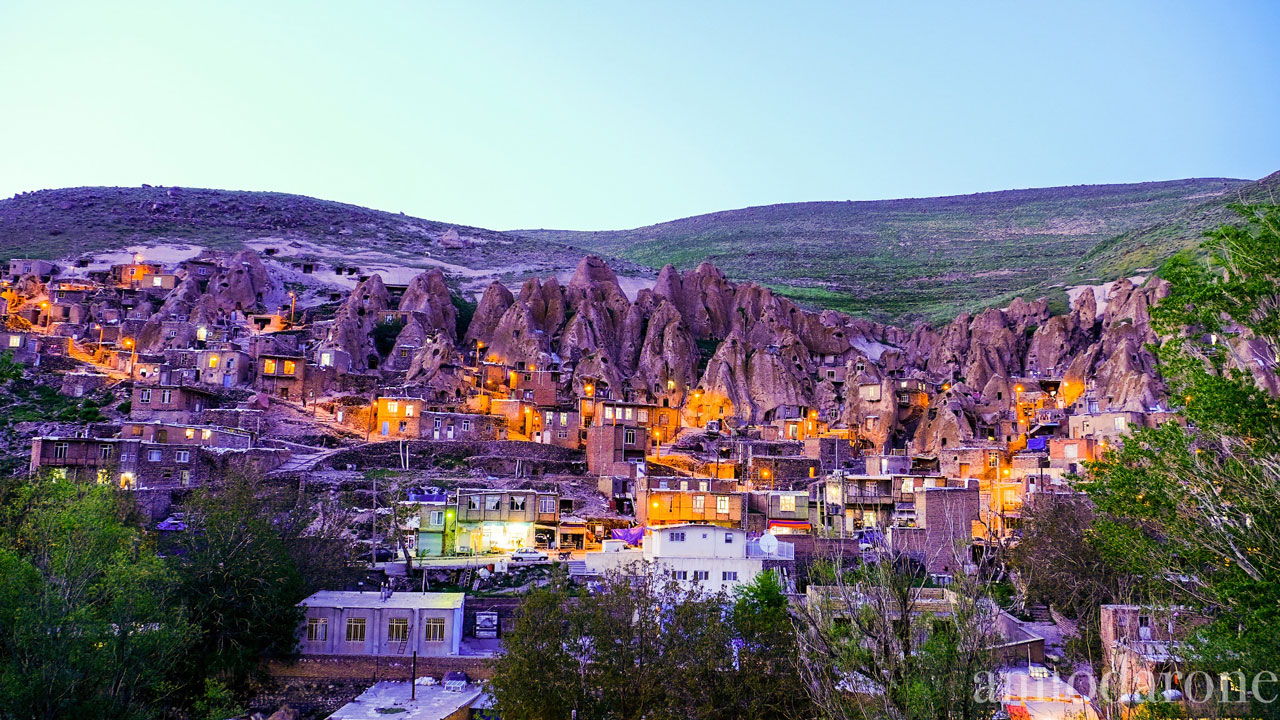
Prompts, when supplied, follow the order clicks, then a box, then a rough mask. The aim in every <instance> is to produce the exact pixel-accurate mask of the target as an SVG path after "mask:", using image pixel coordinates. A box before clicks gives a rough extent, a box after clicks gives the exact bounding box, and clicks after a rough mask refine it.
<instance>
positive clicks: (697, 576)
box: [693, 570, 711, 582]
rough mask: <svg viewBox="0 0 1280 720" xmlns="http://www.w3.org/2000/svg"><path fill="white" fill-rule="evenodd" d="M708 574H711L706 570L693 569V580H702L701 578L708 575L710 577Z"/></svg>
mask: <svg viewBox="0 0 1280 720" xmlns="http://www.w3.org/2000/svg"><path fill="white" fill-rule="evenodd" d="M710 576H711V573H709V572H707V571H706V570H694V571H693V581H694V582H701V581H703V580H706V579H707V578H708V577H710Z"/></svg>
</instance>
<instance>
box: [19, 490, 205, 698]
mask: <svg viewBox="0 0 1280 720" xmlns="http://www.w3.org/2000/svg"><path fill="white" fill-rule="evenodd" d="M7 499H8V501H9V503H10V504H9V508H10V509H12V508H20V509H21V513H20V515H19V516H17V517H20V519H19V520H18V521H17V522H7V523H6V524H5V529H4V541H5V542H4V545H3V549H0V718H58V717H101V718H146V717H152V716H157V715H158V714H159V709H160V708H162V707H163V706H164V705H166V704H167V703H168V702H170V701H171V699H172V697H173V694H174V691H175V689H176V688H177V685H178V683H179V682H180V679H179V678H178V677H177V676H176V675H175V673H174V667H175V665H176V664H177V662H178V660H179V659H180V658H182V657H183V656H184V654H185V652H186V650H187V648H188V647H189V646H190V644H191V642H192V641H193V639H194V636H195V633H194V628H193V626H192V625H191V624H190V623H189V622H188V619H187V615H186V612H185V610H184V608H182V606H181V605H180V604H179V603H178V602H177V585H176V582H175V581H174V580H173V578H172V574H171V573H170V572H169V571H168V568H167V567H166V565H165V563H164V561H163V560H162V559H161V558H160V557H158V556H157V555H156V553H155V552H154V550H153V548H152V547H151V543H150V542H149V541H148V538H146V537H145V536H143V535H142V533H141V532H140V530H139V528H138V525H137V522H136V517H135V516H134V514H133V510H132V501H131V498H128V497H126V496H122V495H121V494H119V493H117V492H115V491H113V490H112V489H110V488H108V487H103V486H92V487H88V486H83V485H76V484H73V483H69V482H66V481H64V480H54V479H48V478H37V479H36V480H34V481H32V482H30V483H27V484H25V485H22V486H21V487H18V488H16V489H13V490H12V491H11V492H10V493H9V494H8V495H7ZM7 517H8V518H9V520H11V521H12V520H13V519H14V518H15V516H14V515H8V516H7Z"/></svg>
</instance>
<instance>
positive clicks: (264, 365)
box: [253, 353, 307, 401]
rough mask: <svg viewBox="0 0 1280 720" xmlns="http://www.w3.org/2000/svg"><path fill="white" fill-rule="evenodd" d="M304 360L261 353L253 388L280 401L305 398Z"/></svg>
mask: <svg viewBox="0 0 1280 720" xmlns="http://www.w3.org/2000/svg"><path fill="white" fill-rule="evenodd" d="M306 367H307V362H306V358H304V357H303V356H302V355H294V354H282V353H262V354H260V355H259V356H258V360H257V371H258V376H257V378H256V379H255V380H254V383H253V385H254V387H255V388H257V389H259V390H261V391H263V392H265V393H267V394H268V395H271V396H272V397H278V398H280V399H282V400H297V401H302V400H303V399H304V398H305V391H304V388H305V386H304V380H305V379H306Z"/></svg>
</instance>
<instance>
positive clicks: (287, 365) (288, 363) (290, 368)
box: [284, 360, 298, 375]
mask: <svg viewBox="0 0 1280 720" xmlns="http://www.w3.org/2000/svg"><path fill="white" fill-rule="evenodd" d="M297 369H298V366H297V363H295V362H294V361H292V360H285V361H284V374H285V375H292V374H293V373H294V371H295V370H297Z"/></svg>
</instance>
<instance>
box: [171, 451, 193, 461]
mask: <svg viewBox="0 0 1280 720" xmlns="http://www.w3.org/2000/svg"><path fill="white" fill-rule="evenodd" d="M173 461H174V462H180V463H184V462H191V451H190V450H179V451H178V452H176V453H174V454H173Z"/></svg>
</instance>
